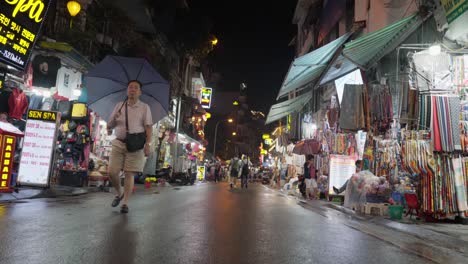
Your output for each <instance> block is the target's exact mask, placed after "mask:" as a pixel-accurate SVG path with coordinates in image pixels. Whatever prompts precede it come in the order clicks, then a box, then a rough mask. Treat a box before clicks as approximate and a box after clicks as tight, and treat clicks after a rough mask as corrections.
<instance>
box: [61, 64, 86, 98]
mask: <svg viewBox="0 0 468 264" xmlns="http://www.w3.org/2000/svg"><path fill="white" fill-rule="evenodd" d="M80 86H81V72H79V71H76V70H73V69H69V68H67V67H61V68H60V69H59V70H58V72H57V84H56V87H57V90H58V94H59V95H61V96H64V97H67V98H69V99H75V98H74V97H76V96H74V95H73V90H74V89H78V88H80Z"/></svg>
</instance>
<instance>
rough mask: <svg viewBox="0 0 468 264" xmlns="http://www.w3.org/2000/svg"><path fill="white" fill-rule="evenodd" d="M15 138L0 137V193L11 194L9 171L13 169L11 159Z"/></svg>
mask: <svg viewBox="0 0 468 264" xmlns="http://www.w3.org/2000/svg"><path fill="white" fill-rule="evenodd" d="M15 144H16V137H14V136H9V135H0V146H1V150H0V155H1V156H0V162H1V163H0V164H1V166H0V169H1V174H0V175H1V176H2V177H1V178H0V192H11V188H10V181H11V170H12V169H13V157H14V153H15Z"/></svg>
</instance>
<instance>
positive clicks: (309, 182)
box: [305, 179, 318, 189]
mask: <svg viewBox="0 0 468 264" xmlns="http://www.w3.org/2000/svg"><path fill="white" fill-rule="evenodd" d="M305 184H306V188H307V189H311V188H312V189H316V188H317V187H318V186H317V180H315V179H305Z"/></svg>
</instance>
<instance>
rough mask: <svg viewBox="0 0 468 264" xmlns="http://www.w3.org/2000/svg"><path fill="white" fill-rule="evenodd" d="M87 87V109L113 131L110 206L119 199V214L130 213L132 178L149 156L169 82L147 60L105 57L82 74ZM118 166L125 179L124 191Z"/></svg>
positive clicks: (164, 112) (164, 111)
mask: <svg viewBox="0 0 468 264" xmlns="http://www.w3.org/2000/svg"><path fill="white" fill-rule="evenodd" d="M85 85H86V87H88V104H89V108H90V109H92V110H93V111H94V112H96V113H97V114H99V116H100V117H101V118H102V119H103V120H109V124H108V127H109V128H111V129H115V135H116V137H117V139H116V140H114V141H113V142H112V152H111V157H110V164H109V175H110V177H111V179H112V183H113V185H114V186H115V188H116V192H117V195H118V196H117V197H116V198H115V199H114V201H113V202H112V206H114V207H116V206H118V205H119V203H120V201H121V200H122V199H123V205H122V209H121V212H122V213H128V198H129V197H130V194H131V191H132V190H133V184H134V181H133V176H134V175H135V173H136V172H142V171H143V167H144V164H145V156H148V155H149V154H150V145H151V134H152V125H153V124H155V123H156V122H158V121H159V120H161V119H162V118H163V117H164V116H166V115H167V110H168V108H169V83H168V82H167V81H166V80H164V78H163V77H162V76H161V75H160V74H159V73H158V72H157V71H156V70H155V69H154V68H153V67H152V66H151V64H149V63H148V61H146V60H145V59H142V58H130V57H120V56H106V57H105V58H104V59H103V60H102V61H101V62H100V63H99V64H97V65H96V66H95V67H94V68H93V69H92V70H90V71H89V72H88V73H87V74H86V77H85ZM125 97H127V98H128V99H127V100H125V101H124V102H122V101H123V99H124V98H125ZM112 109H114V110H113V111H112ZM121 170H123V171H124V172H125V178H126V180H125V188H124V192H123V194H122V192H121V190H120V184H119V174H120V172H121Z"/></svg>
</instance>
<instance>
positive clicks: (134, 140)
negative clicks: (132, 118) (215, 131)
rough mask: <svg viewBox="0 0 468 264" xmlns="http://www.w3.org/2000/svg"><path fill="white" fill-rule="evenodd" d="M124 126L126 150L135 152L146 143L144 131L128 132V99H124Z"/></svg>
mask: <svg viewBox="0 0 468 264" xmlns="http://www.w3.org/2000/svg"><path fill="white" fill-rule="evenodd" d="M121 108H122V107H121ZM125 127H126V128H127V137H126V138H125V145H126V146H127V151H128V152H136V151H138V150H141V149H143V148H144V147H145V143H146V133H145V132H142V133H129V130H128V101H125Z"/></svg>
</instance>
